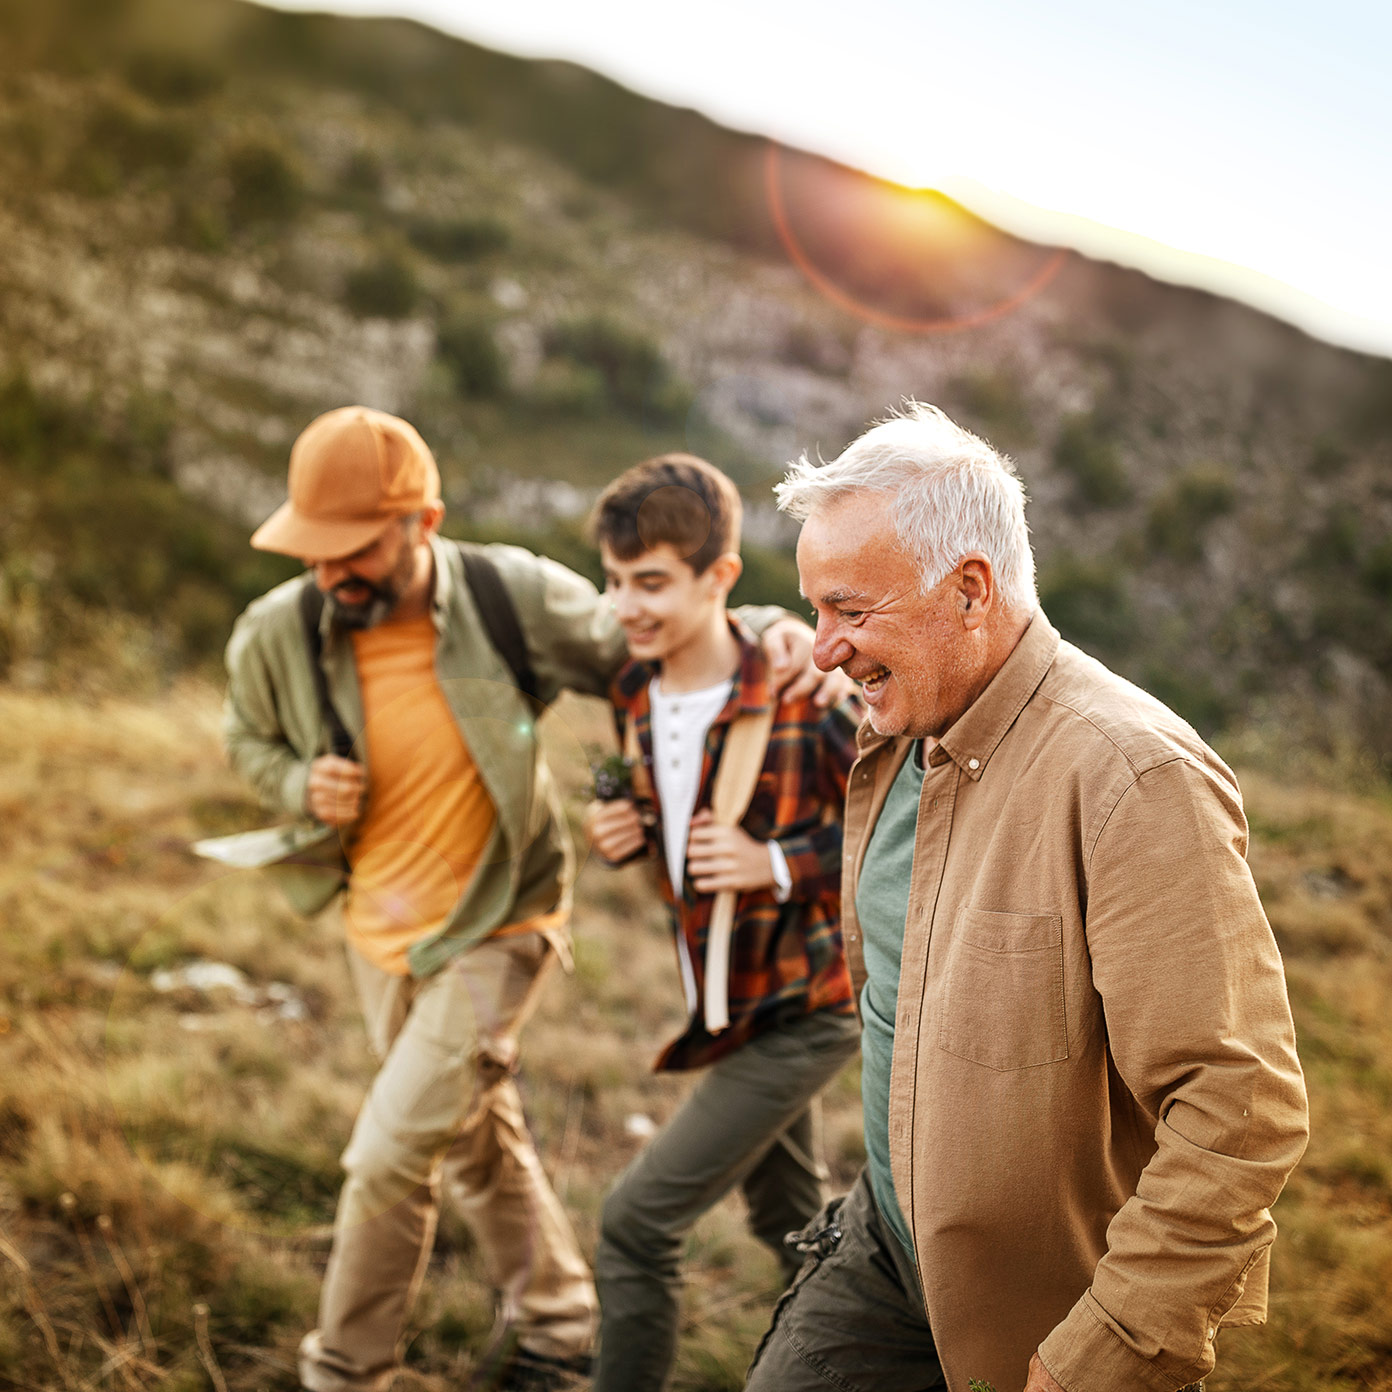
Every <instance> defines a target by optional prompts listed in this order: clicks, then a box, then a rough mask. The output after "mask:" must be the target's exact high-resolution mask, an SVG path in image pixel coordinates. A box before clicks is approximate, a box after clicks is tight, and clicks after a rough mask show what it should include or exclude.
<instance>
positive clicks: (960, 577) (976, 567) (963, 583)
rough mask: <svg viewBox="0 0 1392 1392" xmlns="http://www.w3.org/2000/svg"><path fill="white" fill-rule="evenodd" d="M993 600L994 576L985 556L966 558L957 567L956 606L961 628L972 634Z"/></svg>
mask: <svg viewBox="0 0 1392 1392" xmlns="http://www.w3.org/2000/svg"><path fill="white" fill-rule="evenodd" d="M994 600H995V576H994V575H993V574H992V573H991V562H990V561H988V560H987V559H986V557H985V556H966V557H964V558H963V559H962V561H961V562H960V564H959V565H958V567H957V606H958V612H959V613H960V615H961V617H962V627H963V628H964V629H965V630H966V631H967V632H968V633H974V632H976V630H977V629H979V628H980V627H981V625H982V624H983V623H984V622H985V621H986V615H987V614H988V613H990V611H991V606H992V604H993V602H994Z"/></svg>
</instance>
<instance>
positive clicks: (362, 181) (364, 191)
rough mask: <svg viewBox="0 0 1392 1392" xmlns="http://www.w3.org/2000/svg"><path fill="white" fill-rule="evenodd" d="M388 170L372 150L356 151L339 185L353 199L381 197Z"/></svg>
mask: <svg viewBox="0 0 1392 1392" xmlns="http://www.w3.org/2000/svg"><path fill="white" fill-rule="evenodd" d="M385 181H386V170H385V169H384V168H383V166H382V161H381V158H380V157H379V156H378V155H376V154H375V153H374V152H373V151H371V150H363V149H358V150H354V151H353V153H352V154H351V155H349V156H348V160H347V163H346V164H344V166H343V169H342V170H341V171H340V173H339V176H338V185H339V187H340V188H341V189H342V190H343V191H344V193H346V194H348V195H349V196H350V197H352V198H360V199H375V198H379V197H381V194H382V186H383V184H384V183H385Z"/></svg>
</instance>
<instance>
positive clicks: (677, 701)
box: [648, 674, 793, 1010]
mask: <svg viewBox="0 0 1392 1392" xmlns="http://www.w3.org/2000/svg"><path fill="white" fill-rule="evenodd" d="M733 687H734V683H733V682H732V681H723V682H720V683H719V684H718V685H716V686H706V687H702V688H701V690H699V691H680V692H677V693H675V694H673V695H670V696H669V695H668V694H667V693H666V692H664V691H663V690H662V677H661V675H660V674H659V675H658V676H655V677H654V678H653V679H652V682H651V683H650V684H649V686H648V705H649V708H650V710H651V716H652V756H653V762H652V767H653V783H654V784H655V785H656V788H657V796H658V801H659V802H660V803H661V804H662V841H663V847H662V849H663V859H664V860H665V861H666V864H667V878H668V880H669V881H670V883H671V885H672V889H673V893H674V894H675V896H676V897H677V898H678V899H680V898H681V886H682V880H683V879H684V878H685V875H686V842H687V838H688V837H689V836H690V834H691V818H692V816H693V815H694V813H695V811H696V795H697V793H699V792H700V790H701V765H702V763H703V762H704V759H705V750H706V735H707V734H708V733H709V731H710V727H711V726H712V725H713V724H714V723H715V717H716V716H717V715H719V714H720V712H721V711H722V710H724V709H725V703H726V702H727V701H728V700H729V699H730V692H731V690H732V688H733ZM768 848H769V863H770V865H771V866H772V868H773V878H774V894H775V897H776V898H777V899H778V900H779V901H780V902H781V901H783V900H785V899H786V898H787V897H788V895H789V893H790V892H791V891H792V887H793V881H792V876H791V875H790V874H789V873H788V862H787V859H786V858H785V856H784V855H783V850H782V847H780V846H779V844H778V843H777V842H776V841H770V842H769V843H768ZM677 947H678V951H679V954H680V958H681V973H682V986H683V988H684V989H685V991H686V1007H687V1009H688V1010H695V1009H696V978H695V976H694V975H693V973H692V970H691V959H690V957H689V955H688V952H687V946H686V939H685V938H684V937H683V936H682V935H681V934H678V935H677Z"/></svg>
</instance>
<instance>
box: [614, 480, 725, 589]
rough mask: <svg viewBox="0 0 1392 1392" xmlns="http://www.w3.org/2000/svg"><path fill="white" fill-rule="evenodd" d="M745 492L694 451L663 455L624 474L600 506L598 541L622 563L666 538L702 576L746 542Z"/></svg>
mask: <svg viewBox="0 0 1392 1392" xmlns="http://www.w3.org/2000/svg"><path fill="white" fill-rule="evenodd" d="M742 510H743V509H742V506H741V504H740V496H739V493H738V492H737V491H736V489H735V485H734V484H733V483H731V482H730V480H729V479H728V478H726V477H725V475H724V474H722V473H721V472H720V470H719V469H717V468H716V467H715V465H713V464H707V463H706V461H705V460H704V459H698V458H697V457H696V456H695V455H694V454H660V455H658V456H657V457H656V458H655V459H645V460H644V461H643V462H642V463H641V464H635V465H634V466H633V468H631V469H629V470H628V471H627V472H626V473H623V474H620V475H619V477H618V478H616V479H615V480H614V481H613V483H611V484H610V485H609V487H608V488H606V489H605V490H604V492H603V493H601V494H600V497H599V501H598V502H597V503H596V504H595V510H594V521H593V524H592V525H593V529H594V537H595V541H596V542H597V543H599V544H601V545H604V546H607V547H608V548H609V549H610V550H611V551H612V552H613V553H614V554H615V555H616V556H617V557H618V558H619V559H620V560H621V561H631V560H634V559H636V558H637V557H638V556H640V555H642V553H643V552H644V551H652V550H654V549H655V548H656V547H658V546H661V545H662V543H663V542H666V543H667V544H668V545H669V546H671V547H672V549H673V550H674V551H676V553H677V555H679V556H680V557H681V558H682V559H683V560H684V561H685V562H686V563H687V565H689V566H690V567H691V568H692V570H694V571H695V572H696V574H697V575H700V574H702V573H703V572H704V571H705V570H706V569H707V568H708V567H709V566H710V564H711V562H712V561H714V560H715V558H716V557H717V556H722V555H724V554H725V552H727V551H738V550H739V543H740V515H741V512H742Z"/></svg>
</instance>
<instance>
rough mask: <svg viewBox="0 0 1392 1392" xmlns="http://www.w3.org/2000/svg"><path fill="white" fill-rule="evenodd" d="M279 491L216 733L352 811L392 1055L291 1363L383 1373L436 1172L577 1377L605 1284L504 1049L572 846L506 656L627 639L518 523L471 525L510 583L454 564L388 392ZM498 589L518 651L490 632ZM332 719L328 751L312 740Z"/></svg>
mask: <svg viewBox="0 0 1392 1392" xmlns="http://www.w3.org/2000/svg"><path fill="white" fill-rule="evenodd" d="M289 494H290V496H289V499H288V501H287V502H286V503H285V504H284V505H283V506H282V507H281V508H279V509H278V510H277V511H276V512H275V513H274V514H273V515H272V516H271V517H270V518H269V519H268V520H267V521H266V522H265V523H264V524H263V525H262V526H261V527H260V528H259V529H258V530H257V532H256V533H255V535H254V536H253V537H252V545H253V546H256V547H258V548H260V549H262V550H267V551H277V552H282V553H284V554H286V555H291V556H296V557H299V558H301V559H302V560H304V561H305V563H306V565H307V566H309V567H310V568H311V575H310V576H309V577H298V578H296V579H294V580H290V581H287V582H286V583H285V584H283V585H280V586H278V587H277V588H276V589H274V590H272V591H271V592H270V593H269V594H267V595H264V596H262V598H260V599H259V600H257V601H255V602H254V603H253V604H252V605H251V606H250V607H249V608H248V609H247V611H246V612H245V613H244V614H243V615H242V616H241V618H240V619H239V620H238V621H237V624H236V627H235V629H234V631H233V634H232V638H231V641H230V642H229V644H228V649H227V665H228V673H229V685H228V694H227V703H226V708H225V716H224V736H225V740H226V745H227V749H228V754H229V757H230V759H231V761H232V763H233V765H234V767H235V768H236V769H237V770H238V771H239V772H240V773H242V774H243V776H245V777H246V778H247V779H248V780H249V781H250V782H251V783H252V784H253V785H254V786H255V787H256V788H257V790H258V791H259V792H260V794H261V795H262V797H263V799H265V800H266V801H267V802H268V803H270V804H272V805H274V806H276V807H278V808H281V809H283V810H285V811H288V812H290V813H292V814H294V815H295V816H297V817H302V816H304V815H306V814H307V815H308V817H309V818H312V819H314V820H315V821H317V822H318V823H322V824H324V825H325V826H327V827H335V828H339V829H340V834H341V838H342V847H343V851H344V855H345V859H346V863H347V866H348V871H347V875H346V886H345V892H344V893H343V894H341V895H338V896H336V897H335V904H336V909H335V911H336V912H339V913H341V915H342V918H343V921H344V925H345V929H346V935H347V939H348V943H349V946H350V949H351V950H350V951H349V953H348V960H349V963H350V967H351V970H352V975H353V979H354V983H355V985H356V987H357V990H358V995H359V998H360V1001H361V1004H362V1008H363V1014H364V1018H365V1020H366V1023H367V1027H368V1033H369V1037H370V1041H371V1043H372V1046H373V1049H374V1051H375V1052H376V1053H377V1055H378V1057H379V1059H380V1060H381V1067H380V1070H379V1071H378V1073H377V1075H376V1077H375V1078H374V1080H373V1083H372V1085H371V1088H370V1091H369V1093H368V1096H367V1100H366V1102H365V1104H364V1106H363V1108H362V1110H361V1112H360V1114H359V1116H358V1119H357V1122H356V1124H355V1126H354V1129H353V1135H352V1138H351V1140H350V1141H349V1144H348V1147H347V1149H346V1150H345V1152H344V1155H343V1165H344V1170H345V1175H346V1178H345V1182H344V1186H343V1190H342V1193H341V1195H340V1198H339V1205H338V1212H337V1216H336V1219H335V1225H334V1242H333V1249H332V1252H331V1254H330V1257H329V1263H328V1269H327V1271H326V1272H325V1277H324V1287H323V1292H322V1296H321V1300H320V1309H319V1327H318V1328H317V1329H316V1330H314V1331H313V1332H311V1333H310V1334H309V1335H307V1336H306V1338H305V1339H304V1341H303V1343H302V1345H301V1350H300V1379H301V1382H302V1383H303V1384H304V1386H305V1387H307V1388H309V1389H311V1392H375V1389H380V1388H383V1387H385V1386H386V1384H387V1383H388V1382H389V1381H390V1379H391V1377H392V1375H393V1373H394V1371H395V1369H396V1367H397V1363H398V1359H399V1348H398V1346H399V1341H400V1336H401V1332H402V1328H403V1326H404V1324H405V1321H406V1318H407V1316H408V1314H409V1312H410V1308H411V1304H412V1301H413V1299H414V1297H415V1293H416V1290H417V1288H418V1286H419V1283H420V1279H421V1276H422V1274H423V1272H424V1268H425V1261H426V1258H427V1256H428V1254H429V1251H430V1246H431V1242H432V1239H433V1234H434V1226H435V1219H436V1212H437V1195H438V1192H439V1190H440V1189H441V1188H443V1190H444V1191H445V1192H446V1193H447V1194H448V1195H449V1196H450V1198H451V1199H452V1200H453V1201H454V1202H455V1203H456V1204H457V1205H458V1206H459V1207H460V1209H461V1210H462V1212H463V1213H464V1215H465V1216H466V1218H467V1219H468V1220H469V1222H470V1224H471V1226H472V1228H473V1230H474V1233H475V1236H476V1238H477V1240H478V1244H479V1248H480V1252H481V1254H482V1256H483V1259H484V1263H485V1266H486V1268H487V1270H488V1273H489V1277H490V1279H491V1280H492V1281H493V1283H494V1284H495V1285H496V1286H497V1287H498V1289H499V1291H500V1292H501V1318H502V1320H503V1321H504V1323H505V1326H506V1328H507V1330H508V1335H509V1345H508V1346H509V1348H510V1353H509V1355H508V1356H509V1362H508V1364H507V1371H506V1373H505V1377H506V1378H507V1381H506V1382H505V1383H504V1386H506V1387H512V1388H524V1387H525V1388H559V1387H565V1386H570V1385H573V1381H574V1379H575V1378H576V1377H577V1376H579V1375H581V1374H582V1373H583V1372H584V1370H585V1369H586V1367H587V1365H588V1353H589V1348H590V1345H591V1342H592V1339H593V1334H594V1325H595V1313H596V1305H595V1295H594V1288H593V1285H592V1283H591V1279H590V1273H589V1270H588V1268H587V1266H586V1264H585V1262H584V1260H583V1258H582V1257H581V1255H580V1251H579V1248H578V1245H577V1243H576V1240H575V1236H574V1233H573V1232H572V1230H571V1227H570V1224H569V1222H568V1221H567V1219H566V1217H565V1214H564V1212H563V1211H562V1209H561V1207H560V1204H559V1203H558V1201H557V1199H556V1197H555V1195H554V1194H553V1193H552V1191H551V1187H550V1185H549V1184H548V1182H547V1179H546V1176H545V1173H544V1172H543V1170H542V1168H541V1164H540V1162H539V1160H538V1158H537V1154H536V1150H535V1148H534V1146H533V1144H532V1140H531V1137H530V1136H529V1134H528V1132H527V1128H526V1123H525V1120H524V1117H523V1114H522V1108H521V1102H520V1099H519V1097H518V1093H517V1089H516V1086H515V1084H514V1083H513V1081H512V1073H513V1069H514V1067H515V1063H516V1058H517V1037H518V1033H519V1031H520V1029H521V1026H522V1024H523V1023H524V1022H525V1020H526V1019H527V1017H528V1015H529V1014H530V1013H531V1010H532V1008H533V1006H534V1005H535V1002H536V999H537V995H538V989H539V987H540V984H541V982H542V979H543V976H544V974H545V971H546V969H547V968H548V967H550V965H551V964H552V962H553V961H554V960H556V958H557V957H560V958H561V959H562V960H565V959H566V958H567V957H568V952H569V944H568V938H567V936H566V922H567V918H568V915H569V910H570V887H571V881H572V878H573V872H574V865H573V857H572V852H571V847H570V843H569V839H568V837H567V834H566V831H565V822H564V815H563V812H562V809H561V807H560V804H559V801H558V799H557V796H556V791H555V788H554V785H553V782H552V779H551V775H550V772H549V771H548V769H547V767H546V763H545V761H544V758H543V757H542V755H541V753H540V750H539V749H538V746H537V743H536V740H535V736H534V733H533V726H534V720H535V714H536V712H535V708H534V703H533V702H532V701H530V700H529V699H528V697H527V696H526V695H524V694H523V692H522V690H520V689H519V680H522V681H524V682H525V683H526V684H528V685H531V686H532V689H533V691H534V693H535V695H536V697H537V698H538V699H539V700H541V701H549V700H551V699H552V698H553V697H554V696H555V695H556V694H557V693H558V692H559V691H560V690H561V689H563V688H570V689H574V690H577V691H582V692H589V693H592V694H595V695H603V693H604V692H605V691H606V689H607V687H608V684H609V682H610V680H611V679H612V678H613V676H614V674H615V673H616V672H617V671H618V669H619V668H620V667H621V666H622V665H623V662H624V658H625V647H624V643H623V639H622V636H621V634H620V632H619V630H618V628H617V625H616V624H615V622H614V619H613V615H612V612H611V610H610V608H609V606H608V605H607V604H605V603H604V602H603V601H602V599H601V598H600V596H599V595H598V593H597V592H596V591H595V589H594V587H593V586H592V585H591V584H590V583H589V582H588V581H587V580H584V579H582V578H581V577H580V576H578V575H575V574H574V573H572V572H571V571H569V570H567V569H566V568H565V567H564V566H561V565H559V564H557V563H556V562H554V561H551V560H548V559H546V558H544V557H538V556H535V555H532V554H531V553H530V552H528V551H524V550H522V549H521V548H519V547H511V546H489V547H486V548H480V551H481V553H482V554H483V556H484V558H485V559H484V569H485V571H486V572H491V573H492V575H493V578H494V581H495V582H500V583H501V587H502V590H503V591H504V592H505V596H506V599H503V597H502V596H499V595H497V594H496V593H495V594H494V595H492V596H491V597H490V596H489V594H488V591H487V589H486V588H484V589H483V591H482V599H480V594H478V593H476V590H475V586H476V585H477V572H478V564H479V563H478V560H477V559H475V560H474V561H472V562H470V564H471V565H472V567H473V569H472V571H470V570H466V563H465V552H464V551H463V550H461V548H460V547H458V546H456V545H453V544H450V543H446V542H443V541H441V539H440V538H439V536H438V531H439V527H440V522H441V519H442V518H443V516H444V505H443V504H442V503H441V501H440V482H439V474H438V471H437V469H436V465H435V461H434V459H433V457H432V456H431V453H430V450H429V448H428V447H427V446H426V444H425V442H424V441H423V440H422V439H421V437H420V435H419V434H418V433H417V432H416V431H415V429H414V428H413V427H411V426H410V425H408V424H407V423H406V422H405V421H403V420H399V419H398V418H396V417H395V416H390V415H387V414H385V413H384V412H380V411H374V410H371V409H368V408H366V407H361V406H350V407H344V408H342V409H339V410H336V411H330V412H328V413H327V414H326V415H323V416H320V417H319V418H318V419H317V420H315V421H313V422H312V423H311V424H310V425H309V426H308V427H307V428H306V429H305V431H304V432H303V434H301V436H300V437H299V439H298V440H297V441H296V442H295V445H294V447H293V449H292V451H291V455H290V477H289ZM471 579H472V581H473V583H471ZM311 585H313V586H314V587H315V589H316V590H317V594H315V593H311V592H310V589H309V587H310V586H311ZM319 596H322V601H321V600H319ZM507 601H510V604H509V603H508V602H507ZM498 608H505V609H511V610H512V611H513V613H514V617H515V623H516V626H517V627H518V628H520V630H521V633H520V642H521V644H522V646H524V648H525V651H524V652H523V653H520V654H519V653H511V654H508V653H504V652H502V651H500V648H499V643H498V635H499V628H498V623H497V618H496V613H492V614H490V613H489V612H486V611H489V610H493V611H496V610H497V609H498ZM745 617H746V619H747V620H752V621H753V623H754V626H755V627H756V628H758V627H763V628H764V629H765V633H766V643H767V644H768V646H769V649H770V658H771V660H772V662H773V663H774V665H775V668H776V669H778V670H780V671H781V673H782V676H783V678H784V680H786V679H787V677H788V676H789V675H790V674H793V675H796V677H797V680H798V683H799V684H804V685H811V684H813V683H814V682H815V674H812V673H811V669H810V647H811V644H810V633H809V632H808V630H807V629H806V627H805V626H804V625H802V624H801V623H799V622H797V621H793V622H792V623H787V622H780V621H779V620H780V619H782V618H783V617H784V616H783V615H782V611H777V610H774V611H758V612H756V613H755V614H748V613H746V615H745ZM799 632H800V633H801V634H802V635H804V636H803V637H802V638H801V639H800V638H799V637H797V636H796V635H797V634H798V633H799ZM316 649H317V665H318V668H319V672H320V674H322V682H321V681H320V680H319V676H318V675H317V674H316V672H315V662H316V656H315V650H316ZM519 671H521V672H522V673H523V674H524V675H523V676H522V677H521V678H519V676H518V673H519ZM335 726H338V727H339V728H340V729H341V730H343V731H345V732H346V735H343V736H340V740H341V741H342V745H341V749H342V752H340V753H330V752H326V747H327V745H328V744H329V743H330V741H331V737H332V733H333V731H334V728H335ZM348 740H351V749H349V748H347V741H348ZM349 755H351V757H348V756H349Z"/></svg>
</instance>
